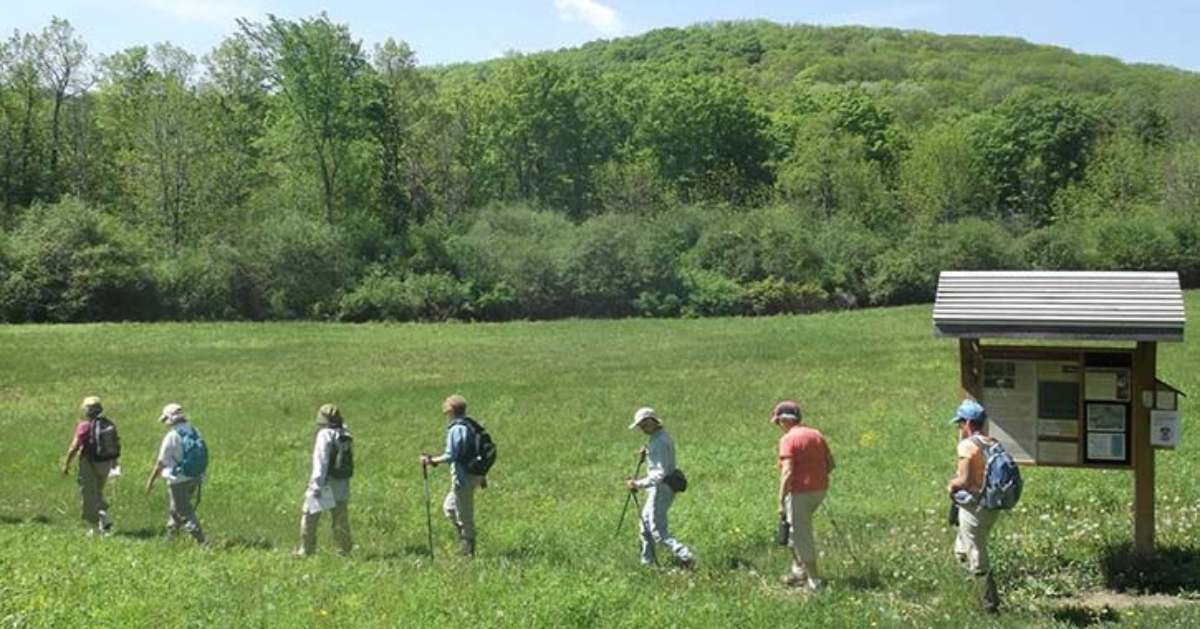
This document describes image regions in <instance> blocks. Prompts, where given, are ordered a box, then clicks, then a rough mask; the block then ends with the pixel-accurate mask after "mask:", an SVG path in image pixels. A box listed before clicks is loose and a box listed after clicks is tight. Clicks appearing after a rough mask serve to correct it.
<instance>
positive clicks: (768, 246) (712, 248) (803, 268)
mask: <svg viewBox="0 0 1200 629" xmlns="http://www.w3.org/2000/svg"><path fill="white" fill-rule="evenodd" d="M811 228H812V223H811V222H809V221H807V220H805V218H804V216H803V215H802V214H800V213H799V212H797V211H796V210H794V209H792V208H788V207H772V208H761V209H756V210H753V211H750V212H724V213H722V214H721V215H719V217H718V218H717V219H716V220H713V221H711V222H709V223H708V224H707V225H705V227H704V230H703V233H702V234H701V235H700V238H699V240H698V241H697V242H696V246H695V247H694V248H693V250H692V253H691V255H690V256H689V257H690V262H691V264H692V265H694V266H696V267H699V268H701V269H705V270H708V271H714V272H717V273H720V274H721V275H724V276H726V277H729V278H732V279H734V280H737V281H739V282H743V283H744V282H752V281H756V280H762V279H766V278H767V277H777V278H780V279H785V280H789V281H793V282H802V283H803V282H808V281H811V280H813V279H815V278H816V276H817V274H818V271H819V269H820V266H821V259H820V256H819V254H818V253H817V252H816V250H815V248H814V247H813V244H812V242H811V240H810V239H809V237H808V233H809V231H810V230H811Z"/></svg>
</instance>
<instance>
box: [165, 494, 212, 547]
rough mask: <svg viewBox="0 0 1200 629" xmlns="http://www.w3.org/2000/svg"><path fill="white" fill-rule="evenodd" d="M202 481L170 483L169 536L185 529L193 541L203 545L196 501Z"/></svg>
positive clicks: (202, 532) (202, 534) (202, 533)
mask: <svg viewBox="0 0 1200 629" xmlns="http://www.w3.org/2000/svg"><path fill="white" fill-rule="evenodd" d="M199 491H201V489H200V481H198V480H189V481H184V482H182V483H169V484H168V485H167V495H168V496H169V497H170V507H169V512H168V514H167V534H168V535H174V533H175V532H176V531H177V530H179V527H181V526H182V527H183V530H185V531H187V532H188V534H189V535H191V536H192V539H194V540H196V541H197V542H199V543H201V544H203V543H204V531H203V529H201V528H200V520H199V519H198V518H197V517H196V504H195V499H196V498H198V497H199V496H198V492H199Z"/></svg>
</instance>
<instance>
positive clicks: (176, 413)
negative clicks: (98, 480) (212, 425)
mask: <svg viewBox="0 0 1200 629" xmlns="http://www.w3.org/2000/svg"><path fill="white" fill-rule="evenodd" d="M158 421H160V422H163V423H165V424H167V425H168V426H169V429H168V430H167V434H166V435H165V436H163V439H162V445H161V446H160V447H159V450H158V459H157V460H156V461H155V462H154V469H153V470H151V472H150V477H149V478H147V479H146V493H150V490H151V489H153V488H154V481H155V479H157V478H158V477H159V476H162V477H164V478H166V479H167V489H168V493H169V495H170V512H169V515H168V516H167V538H168V539H170V538H171V537H174V535H175V534H176V533H177V532H178V531H179V527H181V526H182V527H183V529H184V530H185V531H187V532H188V534H189V535H191V536H192V539H194V540H196V542H197V543H199V544H204V541H205V540H204V531H203V529H202V528H201V527H200V521H199V520H198V519H197V518H196V505H198V504H199V502H200V487H201V484H202V483H203V482H204V474H205V472H206V470H207V468H208V446H207V445H206V444H205V443H204V439H203V438H202V437H201V436H200V431H198V430H196V427H195V426H193V425H192V424H191V423H190V422H189V421H188V418H187V416H186V415H184V413H183V407H182V406H180V405H178V404H174V403H172V404H168V405H166V406H164V407H163V410H162V415H160V416H159V418H158Z"/></svg>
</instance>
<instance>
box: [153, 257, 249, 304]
mask: <svg viewBox="0 0 1200 629" xmlns="http://www.w3.org/2000/svg"><path fill="white" fill-rule="evenodd" d="M155 271H156V276H157V278H158V285H159V290H160V291H161V294H162V302H163V313H164V315H166V316H167V317H170V318H173V319H179V320H193V319H213V320H228V319H238V318H241V317H243V316H246V315H247V314H248V313H247V312H246V311H245V310H244V306H245V304H244V302H243V299H242V297H243V295H244V293H245V291H246V288H247V286H246V276H245V274H244V272H243V269H242V267H241V265H240V264H239V252H238V251H237V249H235V248H234V247H232V246H230V245H229V244H227V243H223V242H209V243H202V244H200V245H197V246H194V247H188V248H186V249H184V250H183V251H181V252H179V253H178V254H177V255H175V256H173V257H170V258H167V259H165V260H163V261H161V262H159V263H158V265H157V266H156V267H155Z"/></svg>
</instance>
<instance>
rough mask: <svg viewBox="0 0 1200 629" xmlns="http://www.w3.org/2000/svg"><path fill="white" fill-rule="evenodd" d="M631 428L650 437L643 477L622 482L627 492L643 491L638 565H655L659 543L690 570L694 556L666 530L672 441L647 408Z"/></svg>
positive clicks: (636, 416)
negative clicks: (640, 547) (639, 562)
mask: <svg viewBox="0 0 1200 629" xmlns="http://www.w3.org/2000/svg"><path fill="white" fill-rule="evenodd" d="M634 428H638V429H640V430H641V431H642V432H644V433H646V434H647V435H649V436H650V440H649V442H647V443H646V447H644V448H642V453H643V454H644V455H645V457H646V476H644V477H643V478H638V479H632V478H631V479H628V480H627V481H625V484H626V487H627V488H628V489H629V490H630V491H637V490H645V492H646V504H645V505H643V506H642V514H641V522H640V526H639V527H638V530H639V534H640V535H641V538H642V564H643V565H650V564H653V563H655V561H654V546H655V544H662V545H663V546H665V547H666V548H667V550H669V551H671V554H673V555H674V556H675V558H676V559H677V560H678V561H679V563H680V564H681V565H683V567H685V568H691V567H692V566H693V565H694V564H695V562H696V557H695V555H693V554H692V551H691V549H689V548H688V547H687V546H685V545H683V544H682V543H680V541H679V540H677V539H675V538H674V537H672V536H671V534H670V533H669V532H668V530H667V512H668V511H669V510H670V509H671V503H672V502H674V500H675V492H674V491H672V489H671V487H670V486H669V485H668V484H667V483H666V478H667V476H669V475H671V474H672V473H673V472H675V442H673V441H672V440H671V436H670V435H668V434H667V431H666V430H664V429H663V427H662V421H661V420H659V418H658V415H657V414H656V413H655V412H654V409H652V408H650V407H643V408H640V409H638V411H637V413H635V414H634V416H633V423H632V424H630V425H629V429H630V430H632V429H634Z"/></svg>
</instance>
